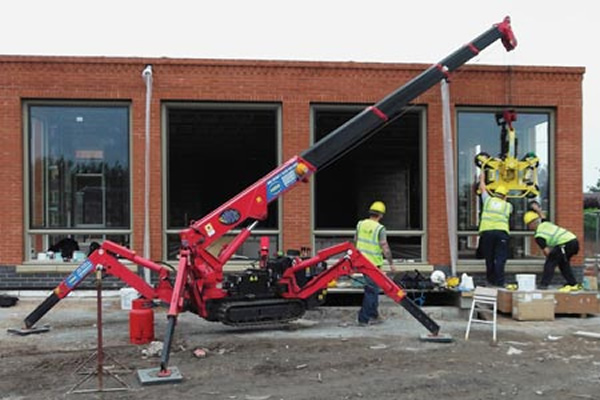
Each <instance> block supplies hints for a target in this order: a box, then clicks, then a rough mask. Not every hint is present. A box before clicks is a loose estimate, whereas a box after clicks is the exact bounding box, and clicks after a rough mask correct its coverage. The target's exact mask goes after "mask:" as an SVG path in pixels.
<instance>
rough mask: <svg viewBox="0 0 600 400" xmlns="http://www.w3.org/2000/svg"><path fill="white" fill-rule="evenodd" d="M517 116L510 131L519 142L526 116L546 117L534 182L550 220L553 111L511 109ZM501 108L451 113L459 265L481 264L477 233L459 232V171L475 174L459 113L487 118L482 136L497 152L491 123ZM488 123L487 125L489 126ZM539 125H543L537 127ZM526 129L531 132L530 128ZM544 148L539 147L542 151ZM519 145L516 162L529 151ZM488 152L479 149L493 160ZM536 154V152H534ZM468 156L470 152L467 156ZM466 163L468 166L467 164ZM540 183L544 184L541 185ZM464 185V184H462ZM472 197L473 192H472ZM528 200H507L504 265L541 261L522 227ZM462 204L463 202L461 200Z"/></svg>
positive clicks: (496, 134) (496, 128)
mask: <svg viewBox="0 0 600 400" xmlns="http://www.w3.org/2000/svg"><path fill="white" fill-rule="evenodd" d="M514 109H515V111H516V114H517V120H516V121H515V122H513V127H514V129H515V132H516V137H517V140H518V139H519V131H520V130H521V131H522V130H523V129H522V127H523V125H522V124H524V123H525V122H523V120H524V119H527V118H523V117H526V116H528V115H529V116H531V117H532V118H537V117H541V116H546V121H545V122H544V123H545V124H547V128H546V129H547V132H546V135H547V137H546V142H545V146H546V147H545V152H546V154H537V153H536V154H537V156H538V157H539V158H540V167H539V168H538V174H539V176H538V178H539V180H540V185H541V186H540V196H541V200H542V207H543V209H544V210H545V211H546V213H547V215H548V218H552V216H553V215H554V198H555V197H554V187H555V183H554V173H553V170H554V168H555V156H554V143H555V139H554V138H555V130H556V129H555V126H556V125H555V118H556V115H555V114H556V113H555V110H554V109H550V108H514ZM504 110H505V108H500V107H457V108H456V111H455V116H456V119H455V121H456V122H455V127H456V129H455V132H456V137H457V146H456V160H457V166H456V168H457V174H456V176H457V177H456V179H457V183H456V185H457V214H456V218H457V236H458V237H457V246H458V247H459V248H458V249H457V250H458V255H459V257H458V258H459V261H460V262H461V263H466V264H469V263H475V264H480V263H483V260H481V259H478V257H477V256H476V254H475V253H476V248H477V245H478V239H479V235H478V230H477V227H476V226H468V227H467V228H466V229H465V228H461V226H462V225H465V221H463V220H462V219H461V216H460V214H461V208H462V209H463V211H464V210H465V209H466V207H465V206H464V205H461V194H462V192H461V188H460V185H461V173H462V172H463V169H465V167H464V166H465V165H466V164H468V165H470V166H472V168H471V170H472V171H477V168H476V167H475V165H474V161H473V158H474V156H475V154H465V151H464V149H462V148H461V126H460V125H461V113H465V114H468V113H473V114H489V118H488V122H487V124H488V125H487V127H488V129H489V132H488V131H486V134H489V135H493V137H494V139H493V140H494V141H495V143H498V145H497V148H494V149H492V150H498V152H499V150H500V126H497V125H496V123H495V122H494V121H495V119H494V116H495V114H496V113H501V112H502V111H504ZM489 121H491V122H489ZM540 125H543V124H540ZM529 129H532V128H531V126H530V127H529ZM543 146H544V145H542V148H543ZM523 147H525V146H522V143H519V145H518V152H517V158H518V159H521V158H522V157H523V156H524V155H525V153H526V152H527V151H529V149H526V148H525V149H523ZM492 150H490V149H479V150H478V151H479V152H482V151H484V152H486V153H488V154H490V155H491V156H493V157H496V156H498V154H497V153H495V152H494V151H492ZM538 152H539V151H538ZM471 153H472V152H471ZM469 163H470V164H469ZM542 180H544V182H542ZM463 183H464V182H463ZM475 184H476V182H475V181H474V180H473V185H474V187H475ZM473 194H474V191H473ZM528 200H529V199H527V198H523V199H511V200H510V201H511V203H512V204H513V214H512V215H511V227H510V234H511V243H510V245H509V246H510V249H509V258H508V261H507V264H513V263H519V264H539V262H540V259H542V258H543V254H542V253H541V251H540V249H539V248H538V246H537V245H536V244H535V242H534V240H533V232H532V231H530V230H528V229H527V227H526V226H524V224H523V214H524V212H526V211H527V207H528V206H527V202H528ZM463 202H464V199H463Z"/></svg>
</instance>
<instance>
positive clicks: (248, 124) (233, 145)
mask: <svg viewBox="0 0 600 400" xmlns="http://www.w3.org/2000/svg"><path fill="white" fill-rule="evenodd" d="M166 114H167V132H166V142H167V146H166V162H167V164H166V167H167V168H166V171H167V182H166V186H167V191H166V196H167V197H166V203H167V205H166V207H167V212H166V227H167V231H166V238H167V259H175V256H176V255H177V253H178V250H179V243H180V242H179V231H180V230H181V229H183V228H185V227H187V226H189V224H190V222H191V221H192V220H197V219H200V218H202V217H204V216H205V215H207V214H208V213H210V212H211V211H213V210H214V209H216V208H217V207H219V206H221V205H222V204H223V203H225V202H227V201H228V200H230V199H231V198H232V197H234V196H235V195H237V194H238V193H240V192H241V191H242V190H244V189H245V188H246V187H248V186H250V185H252V184H253V183H254V182H256V181H257V180H259V179H260V178H262V177H263V176H264V175H266V174H267V173H268V172H270V171H272V170H273V169H275V168H276V167H277V165H278V164H279V157H278V134H279V106H277V105H258V104H244V105H242V104H224V103H223V104H202V105H198V104H195V105H192V104H169V105H167V106H166ZM278 227H279V218H278V207H277V201H274V202H272V203H271V204H270V205H269V211H268V217H267V219H266V220H265V221H261V222H260V223H259V225H258V226H257V227H256V228H255V229H254V230H253V235H252V236H251V237H250V238H249V239H248V240H247V241H246V243H244V245H243V246H242V247H241V248H240V250H239V254H236V256H237V257H238V258H257V257H258V250H259V240H260V236H270V238H271V246H272V247H273V246H276V245H277V244H278V240H279V231H278V229H279V228H278ZM235 232H237V231H233V232H232V233H235ZM232 237H233V236H227V237H226V238H224V239H223V240H222V241H217V244H216V246H218V247H219V248H215V249H214V251H215V252H218V251H219V250H220V246H222V245H223V244H224V243H225V242H227V241H228V240H230V239H231V238H232Z"/></svg>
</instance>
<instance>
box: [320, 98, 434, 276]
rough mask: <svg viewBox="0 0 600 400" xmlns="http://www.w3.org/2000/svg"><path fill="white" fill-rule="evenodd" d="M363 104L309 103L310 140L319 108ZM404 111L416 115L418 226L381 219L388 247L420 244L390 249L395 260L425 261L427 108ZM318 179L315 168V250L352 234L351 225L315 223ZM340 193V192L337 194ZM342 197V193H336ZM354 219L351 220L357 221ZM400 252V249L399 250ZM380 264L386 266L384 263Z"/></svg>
mask: <svg viewBox="0 0 600 400" xmlns="http://www.w3.org/2000/svg"><path fill="white" fill-rule="evenodd" d="M364 108H365V105H362V104H358V105H357V104H323V103H315V104H311V112H310V118H311V120H310V127H311V143H315V141H316V132H315V128H316V126H315V124H316V113H317V112H319V111H350V112H354V113H356V114H357V113H359V112H361V111H363V110H364ZM407 112H411V113H415V114H416V115H417V117H418V118H419V123H418V125H419V127H418V129H419V132H418V136H419V137H418V141H419V172H418V174H419V176H418V181H419V182H420V188H419V190H420V194H421V196H420V197H421V199H420V204H421V209H420V213H418V214H419V218H420V228H418V229H390V226H389V224H386V221H385V218H384V220H383V221H382V222H383V224H384V225H385V226H386V232H387V236H388V241H389V242H390V245H391V246H392V247H394V246H403V247H404V246H408V247H411V246H412V247H420V250H417V251H416V252H414V251H408V253H407V254H410V255H408V256H406V257H397V254H398V252H396V251H394V258H395V260H396V261H400V262H407V263H418V264H423V263H427V262H428V261H427V260H428V255H427V229H426V227H427V179H426V176H427V175H426V166H427V109H426V107H425V106H411V107H410V109H407ZM317 179H319V173H318V171H317V174H316V177H315V178H314V179H312V180H311V215H312V217H311V242H312V247H313V249H315V251H318V250H319V249H321V248H324V247H328V246H329V245H333V244H335V243H340V242H344V241H353V238H354V234H355V225H353V226H352V228H344V229H323V228H318V227H317V226H316V212H317V204H316V201H317V199H316V185H317V183H316V180H317ZM340 196H341V195H340ZM340 201H342V197H340ZM364 217H366V211H365V212H362V213H361V212H359V215H357V218H358V219H360V218H364ZM358 219H356V221H355V222H357V221H358ZM403 253H404V251H403ZM384 268H387V267H385V266H384Z"/></svg>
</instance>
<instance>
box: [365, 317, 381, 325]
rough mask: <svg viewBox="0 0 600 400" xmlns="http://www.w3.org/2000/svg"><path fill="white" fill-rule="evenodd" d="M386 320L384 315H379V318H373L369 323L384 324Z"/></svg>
mask: <svg viewBox="0 0 600 400" xmlns="http://www.w3.org/2000/svg"><path fill="white" fill-rule="evenodd" d="M384 322H385V318H383V317H382V316H379V317H377V318H373V319H371V320H369V325H380V324H383V323H384Z"/></svg>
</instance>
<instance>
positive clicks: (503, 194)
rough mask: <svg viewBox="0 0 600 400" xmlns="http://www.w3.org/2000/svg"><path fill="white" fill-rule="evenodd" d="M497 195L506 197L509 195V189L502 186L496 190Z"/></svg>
mask: <svg viewBox="0 0 600 400" xmlns="http://www.w3.org/2000/svg"><path fill="white" fill-rule="evenodd" d="M495 192H496V194H501V195H502V196H506V195H507V194H508V189H507V188H506V186H504V185H500V186H498V187H497V188H496V190H495Z"/></svg>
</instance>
